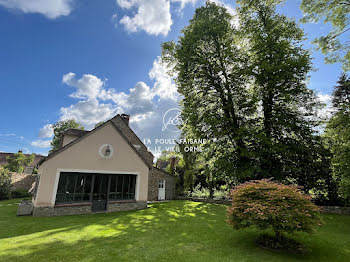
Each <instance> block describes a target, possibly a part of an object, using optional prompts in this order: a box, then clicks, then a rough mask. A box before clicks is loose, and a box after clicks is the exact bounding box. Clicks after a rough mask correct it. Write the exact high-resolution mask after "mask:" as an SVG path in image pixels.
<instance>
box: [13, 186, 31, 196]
mask: <svg viewBox="0 0 350 262" xmlns="http://www.w3.org/2000/svg"><path fill="white" fill-rule="evenodd" d="M31 196H32V194H31V193H29V192H28V191H27V190H25V189H20V188H19V189H15V190H12V191H11V198H25V197H31Z"/></svg>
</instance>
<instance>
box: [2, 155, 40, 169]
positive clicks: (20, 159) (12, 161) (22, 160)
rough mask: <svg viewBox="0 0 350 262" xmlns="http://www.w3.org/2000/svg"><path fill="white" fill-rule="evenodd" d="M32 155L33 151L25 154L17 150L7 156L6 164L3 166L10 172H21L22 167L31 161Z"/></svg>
mask: <svg viewBox="0 0 350 262" xmlns="http://www.w3.org/2000/svg"><path fill="white" fill-rule="evenodd" d="M34 157H35V154H34V153H33V154H31V155H28V156H26V155H25V154H23V153H22V152H18V153H16V154H13V155H12V156H10V157H7V164H6V165H5V168H7V169H8V170H9V171H11V172H16V173H23V171H24V168H25V167H27V166H28V165H29V164H30V163H32V162H33V160H34Z"/></svg>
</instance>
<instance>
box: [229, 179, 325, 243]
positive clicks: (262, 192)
mask: <svg viewBox="0 0 350 262" xmlns="http://www.w3.org/2000/svg"><path fill="white" fill-rule="evenodd" d="M231 197H232V206H231V207H230V208H228V210H227V222H228V223H229V224H230V225H232V226H233V227H234V228H235V229H240V228H246V227H250V226H256V227H257V228H259V229H260V230H265V229H272V230H273V231H274V232H275V234H276V237H277V238H281V237H282V233H293V232H296V231H303V232H312V231H313V230H314V229H315V228H316V226H319V225H321V224H322V221H321V219H320V215H319V209H318V207H317V206H316V205H315V204H314V203H312V202H311V198H310V197H309V196H307V195H305V194H303V193H302V192H301V191H300V190H299V188H298V187H297V186H288V185H283V184H280V183H277V182H272V181H270V180H267V179H262V180H256V181H251V182H246V183H244V184H241V185H240V186H237V187H236V188H235V189H234V190H233V191H232V192H231Z"/></svg>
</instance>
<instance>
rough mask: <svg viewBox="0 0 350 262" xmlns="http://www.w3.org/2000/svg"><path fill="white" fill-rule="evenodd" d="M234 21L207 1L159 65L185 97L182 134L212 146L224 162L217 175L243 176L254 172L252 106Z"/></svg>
mask: <svg viewBox="0 0 350 262" xmlns="http://www.w3.org/2000/svg"><path fill="white" fill-rule="evenodd" d="M232 20H233V17H232V16H231V15H230V14H229V13H228V12H227V10H226V9H225V8H224V7H222V6H220V5H217V4H215V3H212V2H210V1H207V2H206V5H205V6H203V7H200V8H198V9H196V11H195V14H194V17H193V18H192V19H191V21H190V24H189V25H188V26H187V27H185V28H184V29H183V30H182V35H181V36H180V37H179V40H178V42H176V43H175V42H166V43H164V44H163V45H162V48H163V53H162V59H163V61H164V62H165V63H169V64H170V65H171V66H173V72H175V73H176V78H175V82H176V84H177V86H178V91H179V93H180V94H182V95H183V97H184V98H183V100H182V101H181V106H182V118H183V119H184V120H185V122H186V124H185V126H186V127H184V126H182V128H183V129H184V128H186V129H187V131H186V132H187V133H190V134H191V136H193V137H196V138H198V139H199V138H201V139H207V140H208V141H214V142H212V143H215V144H216V146H215V154H214V156H213V157H215V158H216V161H222V159H224V160H225V161H224V162H225V163H224V164H223V165H220V167H221V172H225V173H229V174H231V175H235V176H244V175H247V174H251V173H252V170H253V168H252V167H254V163H253V162H254V161H253V159H252V158H251V157H250V153H251V152H250V147H251V146H250V143H249V141H250V135H249V132H248V131H249V128H248V126H249V123H250V121H251V122H252V121H253V120H252V115H253V113H254V103H253V99H252V97H251V95H250V93H249V91H248V88H247V82H248V81H247V79H246V78H245V75H246V73H245V68H246V64H247V61H246V59H245V55H244V54H243V53H242V52H241V50H240V47H239V44H240V41H239V39H238V38H237V37H236V35H237V30H236V29H235V28H234V26H233V24H232ZM210 144H211V143H207V144H206V145H209V147H211V146H210Z"/></svg>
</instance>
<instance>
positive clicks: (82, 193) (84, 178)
mask: <svg viewBox="0 0 350 262" xmlns="http://www.w3.org/2000/svg"><path fill="white" fill-rule="evenodd" d="M85 181H86V175H85V176H83V191H82V192H81V199H80V201H83V199H84V194H85Z"/></svg>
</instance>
